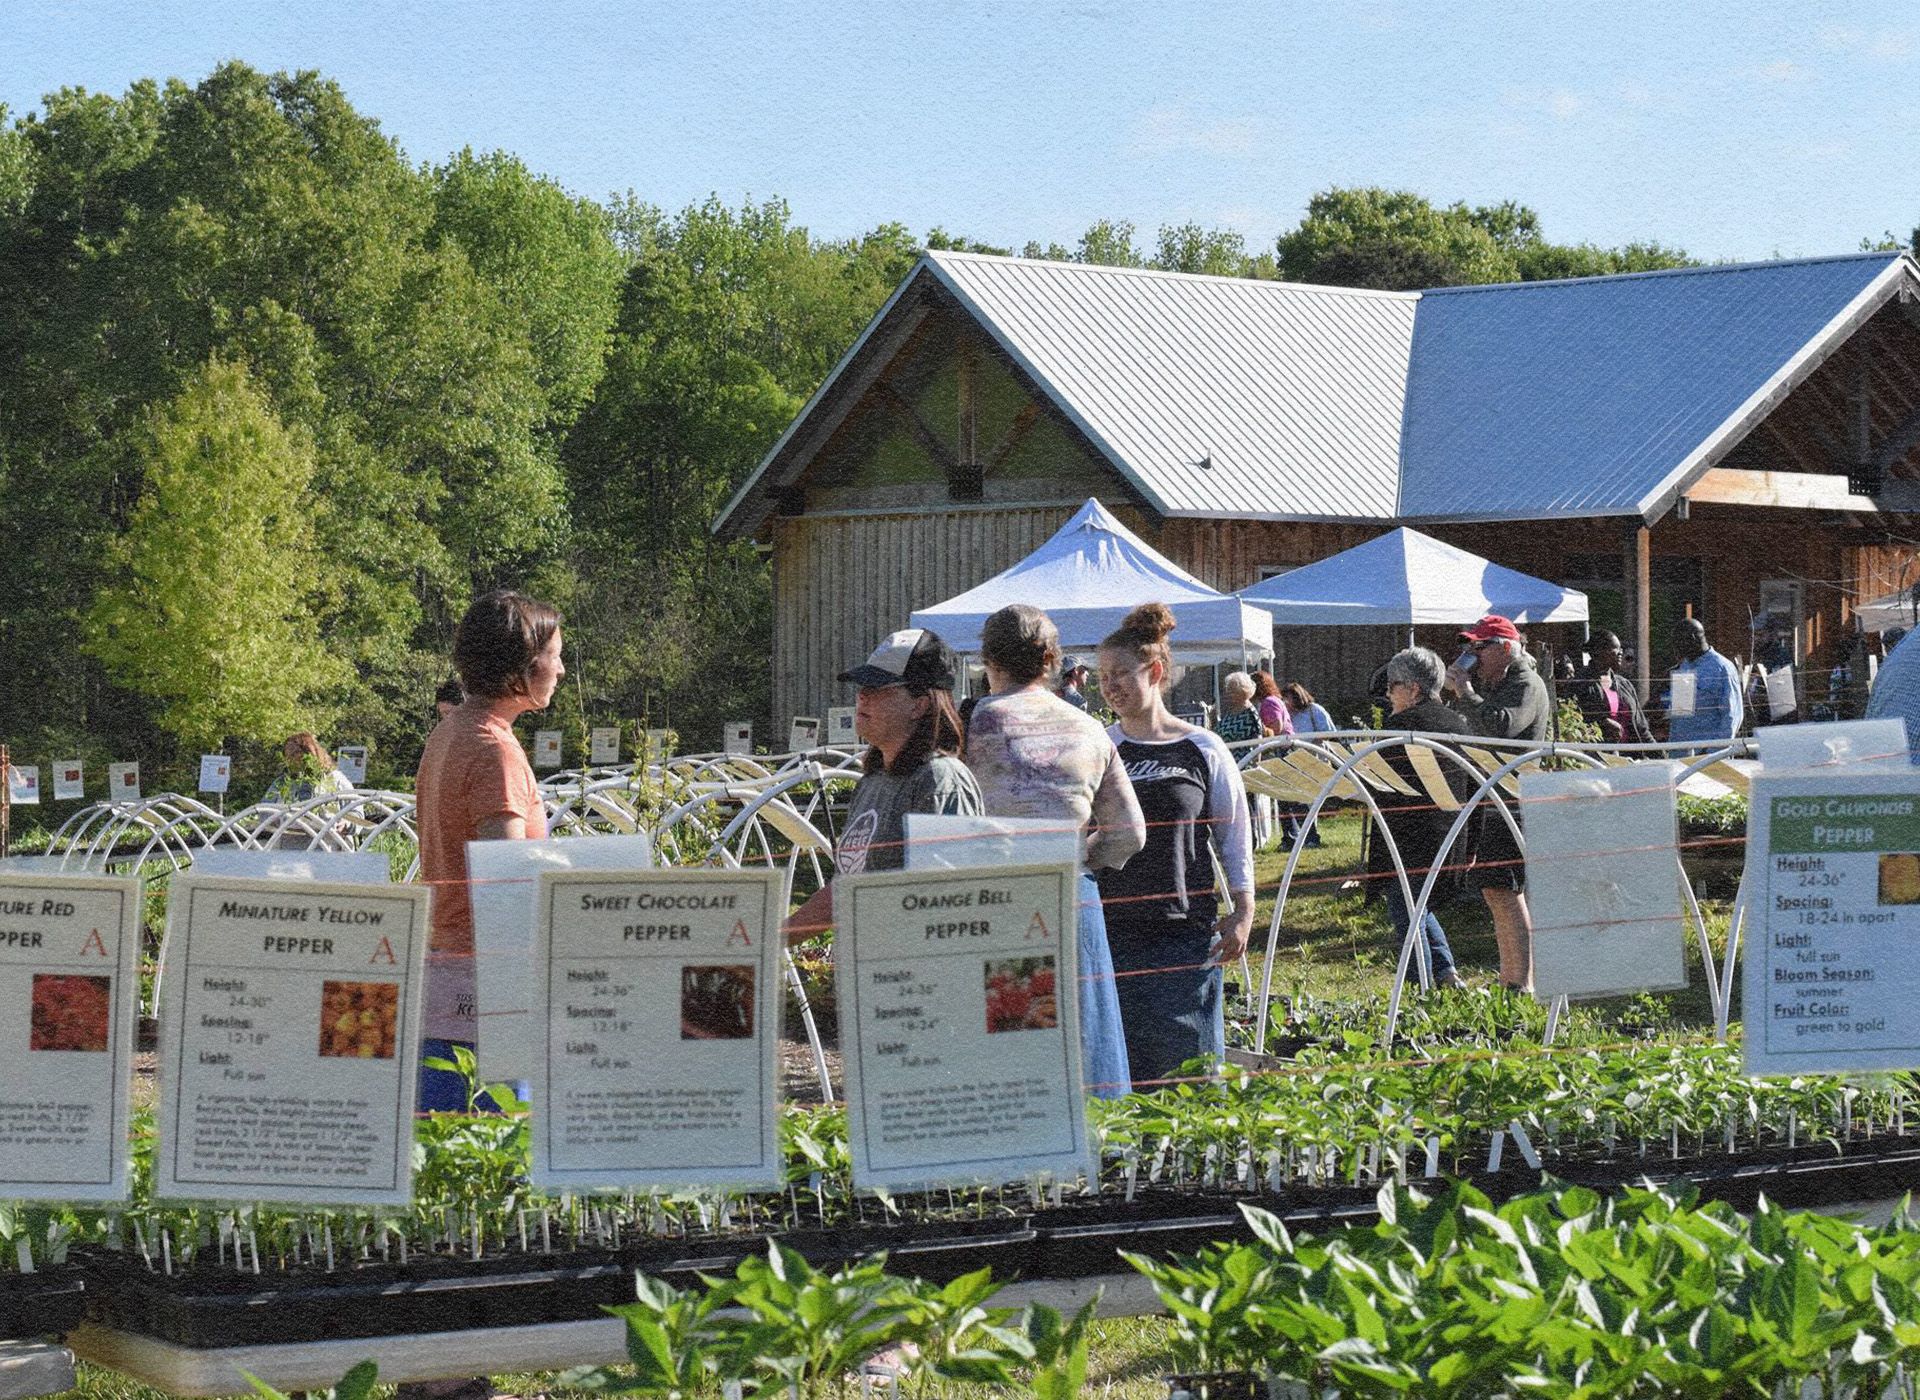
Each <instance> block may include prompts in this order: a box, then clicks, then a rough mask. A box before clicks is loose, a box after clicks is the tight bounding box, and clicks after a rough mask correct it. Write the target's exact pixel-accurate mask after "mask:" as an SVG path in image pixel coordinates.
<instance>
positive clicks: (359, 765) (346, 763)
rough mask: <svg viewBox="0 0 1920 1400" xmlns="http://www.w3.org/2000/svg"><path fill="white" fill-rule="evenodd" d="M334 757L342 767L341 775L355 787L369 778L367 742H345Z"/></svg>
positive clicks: (340, 767)
mask: <svg viewBox="0 0 1920 1400" xmlns="http://www.w3.org/2000/svg"><path fill="white" fill-rule="evenodd" d="M333 757H334V762H335V763H336V764H337V765H338V767H339V769H340V776H341V777H343V778H345V779H346V780H347V781H348V782H350V783H352V784H353V785H354V786H355V787H359V786H360V784H362V783H364V782H365V781H366V780H367V746H366V745H365V744H344V745H342V746H341V748H340V751H339V752H338V753H336V754H335V755H334V756H333Z"/></svg>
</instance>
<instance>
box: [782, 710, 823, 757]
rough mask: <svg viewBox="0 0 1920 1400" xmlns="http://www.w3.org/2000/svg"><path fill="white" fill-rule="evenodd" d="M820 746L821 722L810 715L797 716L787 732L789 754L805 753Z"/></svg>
mask: <svg viewBox="0 0 1920 1400" xmlns="http://www.w3.org/2000/svg"><path fill="white" fill-rule="evenodd" d="M819 746H820V721H819V720H818V719H816V718H813V717H812V716H809V715H795V716H794V717H793V725H792V727H791V728H789V729H788V730H787V752H788V753H805V752H806V751H807V750H808V749H813V748H818V747H819Z"/></svg>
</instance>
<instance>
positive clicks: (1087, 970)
mask: <svg viewBox="0 0 1920 1400" xmlns="http://www.w3.org/2000/svg"><path fill="white" fill-rule="evenodd" d="M1079 944H1080V1072H1081V1075H1082V1077H1083V1078H1084V1079H1085V1080H1086V1085H1087V1093H1088V1095H1089V1096H1090V1097H1092V1098H1096V1099H1117V1098H1120V1097H1121V1096H1122V1095H1124V1094H1126V1093H1128V1092H1129V1091H1130V1090H1131V1089H1132V1087H1133V1075H1132V1073H1131V1072H1130V1071H1129V1069H1128V1067H1127V1040H1126V1035H1125V1033H1124V1032H1123V1031H1122V1030H1121V1022H1120V992H1119V988H1118V987H1117V985H1116V984H1115V981H1114V976H1113V953H1112V951H1111V950H1110V949H1109V948H1108V947H1107V915H1106V910H1104V909H1103V908H1102V907H1101V905H1100V886H1099V885H1098V884H1096V883H1094V879H1093V877H1092V876H1091V875H1087V874H1084V873H1083V874H1082V875H1081V876H1080V934H1079Z"/></svg>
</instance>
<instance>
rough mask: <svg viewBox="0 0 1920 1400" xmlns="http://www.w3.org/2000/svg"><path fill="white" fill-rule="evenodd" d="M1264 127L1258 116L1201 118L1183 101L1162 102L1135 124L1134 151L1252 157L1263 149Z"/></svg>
mask: <svg viewBox="0 0 1920 1400" xmlns="http://www.w3.org/2000/svg"><path fill="white" fill-rule="evenodd" d="M1263 130H1264V124H1263V123H1262V122H1261V120H1260V119H1259V118H1258V117H1208V116H1202V115H1200V114H1198V113H1196V112H1194V110H1193V109H1192V108H1191V107H1189V106H1188V105H1187V104H1186V103H1184V102H1163V103H1159V104H1158V105H1156V106H1153V107H1149V108H1148V109H1147V110H1146V111H1145V112H1142V113H1141V114H1140V116H1139V118H1138V120H1136V121H1135V122H1134V124H1133V148H1134V151H1135V152H1136V153H1137V154H1140V155H1168V154H1171V153H1174V152H1179V151H1198V152H1200V153H1201V154H1202V155H1210V156H1250V155H1253V154H1254V153H1255V152H1256V150H1257V149H1258V148H1259V146H1260V141H1261V135H1262V132H1263Z"/></svg>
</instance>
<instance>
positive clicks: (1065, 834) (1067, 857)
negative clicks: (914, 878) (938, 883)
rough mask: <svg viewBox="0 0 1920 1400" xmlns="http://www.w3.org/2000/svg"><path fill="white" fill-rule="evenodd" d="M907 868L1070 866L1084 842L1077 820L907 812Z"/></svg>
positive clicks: (1077, 859)
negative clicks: (958, 815) (951, 815)
mask: <svg viewBox="0 0 1920 1400" xmlns="http://www.w3.org/2000/svg"><path fill="white" fill-rule="evenodd" d="M906 828H907V861H906V866H907V869H909V870H955V869H963V868H967V867H971V866H979V865H1053V864H1056V863H1058V864H1063V865H1075V864H1077V863H1078V862H1079V860H1080V855H1081V848H1082V846H1083V844H1084V842H1083V838H1082V837H1081V835H1080V828H1079V826H1078V825H1076V824H1072V823H1068V822H1062V821H1050V820H1048V819H1046V818H1044V817H950V816H935V815H932V814H929V813H925V812H909V813H908V814H907V817H906Z"/></svg>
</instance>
